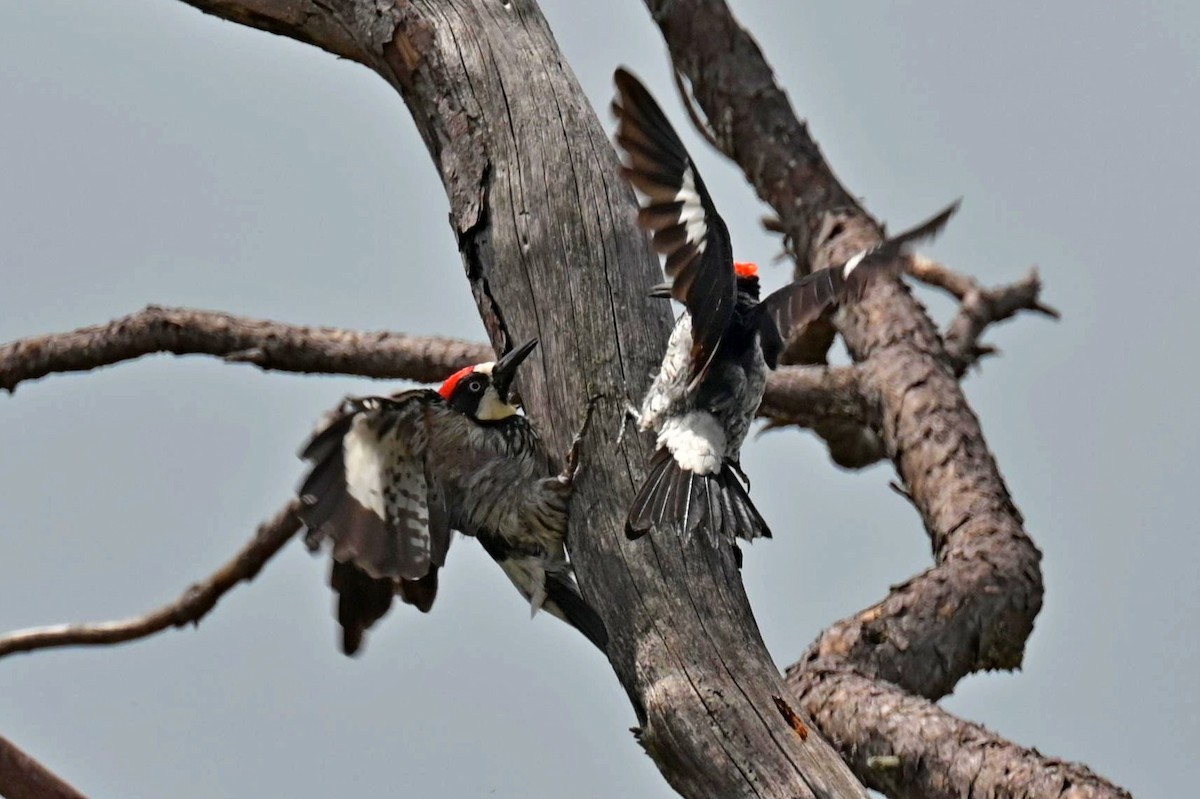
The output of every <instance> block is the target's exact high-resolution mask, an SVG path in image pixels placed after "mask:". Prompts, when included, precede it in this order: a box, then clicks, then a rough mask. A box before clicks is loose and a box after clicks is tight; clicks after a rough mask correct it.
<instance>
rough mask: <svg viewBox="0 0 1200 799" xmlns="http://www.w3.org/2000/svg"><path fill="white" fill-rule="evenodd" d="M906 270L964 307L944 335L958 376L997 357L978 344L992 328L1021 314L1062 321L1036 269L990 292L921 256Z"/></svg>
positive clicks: (916, 257)
mask: <svg viewBox="0 0 1200 799" xmlns="http://www.w3.org/2000/svg"><path fill="white" fill-rule="evenodd" d="M905 268H906V271H907V272H908V273H909V274H910V275H912V276H913V277H915V278H916V279H917V280H920V281H921V282H922V283H927V284H928V285H930V286H936V287H937V288H940V289H942V290H943V291H945V292H947V293H948V294H950V295H951V296H953V297H955V298H956V299H957V300H958V301H959V302H960V303H961V305H962V307H961V309H960V310H959V312H958V315H957V316H956V317H955V318H954V319H953V321H951V322H950V324H949V326H948V327H947V328H946V332H945V334H944V335H943V336H942V338H943V340H944V342H945V350H946V357H947V360H948V362H949V364H950V367H951V368H952V369H953V370H954V373H955V374H956V375H957V376H959V377H962V376H963V375H964V374H965V373H966V371H967V370H968V369H970V368H971V366H972V365H974V364H976V363H978V361H979V359H980V358H982V357H985V356H987V355H993V354H995V352H996V349H995V348H994V347H990V346H988V345H986V344H981V343H980V342H979V339H980V337H981V336H982V335H983V332H984V330H986V329H987V327H988V326H989V325H992V324H994V323H996V322H1002V321H1004V320H1005V319H1009V318H1011V317H1013V316H1015V315H1016V314H1017V313H1018V312H1019V311H1033V312H1035V313H1039V314H1042V315H1043V316H1048V317H1050V318H1051V319H1058V318H1059V313H1058V311H1056V310H1055V309H1054V308H1051V307H1050V306H1049V305H1046V304H1044V303H1043V302H1042V301H1041V292H1042V281H1041V278H1040V277H1039V275H1038V271H1037V269H1036V268H1034V269H1031V270H1029V274H1027V275H1026V276H1025V277H1024V278H1022V279H1021V280H1018V281H1017V282H1015V283H1010V284H1008V285H1006V286H997V287H995V288H990V289H986V288H983V287H982V286H980V285H979V282H978V281H976V280H975V279H974V278H973V277H971V276H969V275H965V274H962V273H960V272H955V271H954V270H952V269H950V268H949V267H947V266H944V265H943V264H940V263H938V262H937V261H934V260H932V259H930V258H925V257H923V256H919V255H918V256H913V257H911V258H908V259H906V262H905Z"/></svg>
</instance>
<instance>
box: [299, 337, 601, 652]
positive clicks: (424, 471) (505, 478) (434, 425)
mask: <svg viewBox="0 0 1200 799" xmlns="http://www.w3.org/2000/svg"><path fill="white" fill-rule="evenodd" d="M536 346H537V339H531V340H529V341H527V342H526V343H525V344H523V345H521V346H520V347H517V348H516V349H514V350H512V351H510V352H509V353H508V354H507V355H505V356H504V357H503V358H501V359H500V360H499V361H496V362H494V363H482V364H478V365H476V366H470V367H467V368H464V369H461V370H459V371H457V372H455V373H454V374H452V375H450V377H448V378H447V379H446V380H445V382H443V383H442V385H441V387H440V388H439V389H438V390H437V391H433V390H429V389H418V390H413V391H403V392H400V393H398V394H393V395H392V396H390V397H360V398H347V399H346V400H345V401H344V402H343V403H342V405H341V406H340V407H339V408H338V409H337V410H335V411H334V412H333V413H332V414H331V415H330V417H329V418H328V419H327V421H326V422H325V424H324V425H323V426H322V427H321V428H320V429H318V431H317V432H316V433H315V434H314V435H313V436H312V438H311V439H310V440H309V442H308V443H307V444H306V445H305V446H304V448H303V449H302V450H301V453H300V455H301V457H302V458H304V459H305V460H308V461H310V462H311V463H312V469H311V471H310V472H309V474H308V476H307V477H306V478H305V480H304V481H303V483H302V484H301V486H300V489H299V495H300V498H301V506H302V510H301V511H300V517H301V519H302V520H303V522H304V525H305V527H307V528H308V533H307V541H308V544H309V547H310V548H311V549H314V550H315V549H317V548H318V547H319V546H320V545H321V543H322V542H323V541H326V540H328V541H331V542H332V550H333V564H332V571H331V575H330V585H331V586H332V587H333V589H334V591H335V592H337V595H338V610H337V615H338V621H339V623H340V624H341V626H342V649H343V651H344V652H345V653H346V654H348V655H351V654H354V653H355V652H356V651H357V650H358V648H359V647H360V646H361V644H362V639H363V634H364V633H365V631H366V630H367V629H368V628H369V627H370V626H371V625H372V624H374V623H375V622H376V621H377V620H379V618H380V617H382V616H383V615H384V614H385V613H387V611H388V609H389V608H390V607H391V604H392V597H393V595H396V594H398V595H399V596H400V598H401V600H403V601H404V602H406V603H408V604H410V605H415V606H416V607H417V608H418V609H419V610H421V611H422V612H428V610H429V609H430V607H431V606H432V605H433V600H434V598H435V596H436V595H437V582H438V569H440V568H441V567H442V566H443V565H444V564H445V562H446V551H447V549H448V548H449V546H450V539H451V535H452V533H451V531H452V530H458V531H460V532H462V533H464V534H466V535H470V536H474V537H475V538H476V539H478V541H479V543H480V544H482V545H483V548H484V549H485V550H486V551H487V553H488V555H490V556H491V557H492V559H493V560H495V561H496V563H498V564H499V566H500V568H501V569H503V570H504V573H505V574H506V575H508V578H509V580H511V581H512V583H513V585H514V586H516V588H517V590H518V591H520V592H521V595H522V596H523V597H525V599H527V600H528V601H529V603H530V606H531V607H532V611H533V613H535V614H536V613H537V611H538V610H539V609H541V608H545V609H546V610H547V611H549V612H550V613H551V614H553V615H554V616H557V617H558V618H560V619H563V620H564V621H566V622H567V623H568V624H571V625H572V626H574V627H575V628H577V629H578V630H579V631H580V632H582V633H583V634H584V635H586V636H587V637H588V639H589V640H591V641H592V643H594V644H595V645H596V646H597V647H599V648H600V649H601V650H602V651H603V650H604V649H605V646H606V643H607V633H606V631H605V629H604V624H603V622H602V621H601V620H600V617H599V616H597V615H596V612H595V611H594V610H592V608H591V607H590V606H589V605H588V604H587V603H586V602H585V601H584V599H583V597H582V596H580V593H579V588H578V586H577V585H576V583H575V578H574V576H573V574H572V571H571V566H570V564H569V563H568V561H567V555H566V550H565V549H564V547H563V540H564V538H565V536H566V532H567V516H568V503H569V502H570V498H571V490H572V480H573V478H574V471H575V468H576V460H577V447H578V441H576V442H575V444H574V445H572V448H571V452H570V453H569V454H568V456H567V464H566V467H565V468H564V470H563V472H562V473H561V474H558V475H555V474H554V471H553V467H552V466H551V463H550V458H549V457H548V456H547V454H546V451H545V448H544V447H543V445H542V441H541V439H540V438H539V437H538V434H537V432H536V431H535V430H534V428H533V426H532V425H531V424H530V423H529V420H528V419H526V418H525V417H524V416H522V415H521V414H519V413H518V412H517V408H516V406H515V405H514V404H513V402H514V400H513V396H512V383H513V378H514V377H515V376H516V373H517V367H518V366H520V364H521V362H522V361H523V360H525V358H526V357H527V356H528V355H529V353H531V352H532V351H533V349H534V347H536Z"/></svg>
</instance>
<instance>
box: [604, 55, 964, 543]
mask: <svg viewBox="0 0 1200 799" xmlns="http://www.w3.org/2000/svg"><path fill="white" fill-rule="evenodd" d="M613 79H614V82H615V83H616V88H617V98H616V100H615V101H614V102H613V111H614V113H615V114H616V117H617V133H616V142H617V145H618V146H619V147H620V148H621V149H622V150H624V152H625V155H626V158H627V163H626V164H625V165H624V166H623V167H622V174H624V175H625V177H626V178H627V179H628V180H629V182H630V183H631V184H633V186H634V188H636V189H637V190H638V191H639V192H640V193H641V194H642V195H643V197H644V199H643V202H642V208H641V210H640V212H639V213H638V222H639V224H640V225H641V226H642V227H643V228H645V229H647V230H648V231H650V232H651V233H652V241H653V244H654V247H655V249H656V250H657V251H658V252H659V253H660V254H662V255H665V256H666V262H665V264H664V269H665V271H666V274H667V277H668V278H670V279H669V280H668V282H666V283H664V284H661V285H659V286H655V287H654V288H653V289H652V290H651V295H652V296H657V297H670V298H673V299H675V300H677V301H678V302H681V303H683V305H684V306H685V308H686V310H685V312H684V313H683V314H682V315H681V316H680V317H679V320H678V321H677V322H676V325H675V329H674V331H673V332H672V333H671V337H670V340H669V341H668V342H667V350H666V353H665V354H664V356H663V360H662V365H661V367H660V369H659V372H658V374H657V376H656V377H655V378H654V382H653V384H652V385H651V387H650V390H649V391H648V392H647V393H646V396H645V397H644V399H643V400H642V407H641V409H640V410H636V409H635V410H634V411H633V413H634V415H636V417H637V419H638V423H639V427H640V428H641V429H642V430H653V431H654V432H655V433H656V434H657V435H658V440H657V450H656V451H655V453H654V456H653V457H652V458H651V461H650V474H649V476H648V477H647V478H646V481H645V482H644V483H643V484H642V487H641V489H640V490H639V491H638V493H637V496H636V498H635V499H634V502H633V505H632V506H631V507H630V510H629V515H628V517H627V518H626V523H625V531H626V534H627V535H628V536H629V537H630V538H638V537H640V536H642V535H644V534H645V533H647V532H649V531H650V530H651V529H654V528H656V527H657V528H660V529H661V528H664V527H669V528H673V529H675V530H677V531H678V532H679V533H680V534H681V535H683V536H684V537H688V536H690V535H691V534H692V533H693V531H694V530H695V529H697V528H698V527H700V526H705V527H706V528H707V529H708V531H709V533H710V534H711V535H712V536H713V541H714V543H717V542H720V541H731V540H732V539H733V538H734V537H740V538H744V539H746V540H753V539H754V538H757V537H760V536H763V537H769V536H770V535H771V531H770V528H769V527H768V526H767V523H766V521H765V520H764V519H763V517H762V516H761V515H760V514H759V512H758V510H757V509H756V508H755V507H754V504H753V503H752V502H751V501H750V497H749V495H748V493H747V489H746V487H744V486H743V484H742V480H744V475H743V473H742V470H741V465H740V462H739V459H740V453H741V448H742V442H743V441H744V440H745V438H746V433H747V431H748V430H749V429H750V423H751V421H752V420H753V419H754V415H755V413H756V412H757V411H758V406H759V404H760V403H761V402H762V396H763V391H764V389H765V388H766V380H767V369H768V368H770V369H774V368H775V367H776V365H777V363H778V359H779V356H780V354H781V352H782V350H783V343H784V341H785V339H786V338H787V337H788V336H789V335H790V334H791V333H792V331H794V330H799V329H800V328H801V327H803V326H804V325H807V324H809V323H810V322H812V321H813V320H815V319H817V318H819V317H820V316H822V315H823V314H825V313H828V312H830V311H831V310H832V309H833V308H834V307H836V306H837V305H839V304H841V303H843V302H845V301H847V300H848V299H851V298H853V297H857V296H860V295H861V292H862V290H863V288H864V287H865V285H866V283H867V280H868V279H869V278H870V277H871V276H872V275H873V274H877V273H879V272H881V271H889V270H894V269H896V268H897V266H898V264H897V261H898V256H899V255H900V254H901V252H902V248H903V247H904V246H905V245H906V244H909V243H911V242H913V241H917V240H919V239H924V238H928V237H931V236H934V235H936V234H937V233H938V232H939V231H940V230H941V229H942V227H943V226H944V225H945V224H946V222H947V220H949V218H950V216H951V215H952V214H953V213H954V211H955V210H956V209H957V207H958V204H957V203H954V204H953V205H951V206H950V207H949V208H947V209H945V210H944V211H942V212H941V213H939V214H938V215H937V216H935V217H933V218H931V219H930V220H928V221H926V222H924V223H922V224H921V225H918V226H917V227H915V228H913V229H912V230H910V231H907V232H905V233H902V234H900V235H899V236H896V237H895V238H892V239H888V240H887V241H885V242H883V243H882V244H881V245H879V246H878V247H877V248H875V249H873V250H870V251H865V252H861V253H859V254H857V255H855V256H854V257H853V258H851V259H849V260H848V261H847V262H846V263H845V264H840V265H838V266H836V267H831V268H828V269H821V270H818V271H816V272H814V273H812V274H810V275H807V276H806V277H804V278H802V279H801V280H798V281H795V282H792V283H790V284H789V285H787V286H784V287H783V288H781V289H779V290H778V291H776V292H774V293H772V294H770V295H768V296H767V298H766V299H764V300H762V301H761V302H760V301H759V283H758V269H757V267H755V265H754V264H749V263H735V262H734V260H733V247H732V244H731V242H730V238H729V230H728V229H727V228H726V226H725V222H724V221H723V220H722V219H721V217H720V215H718V214H717V210H716V207H715V206H714V205H713V201H712V198H711V197H710V196H709V194H708V190H707V189H706V188H705V186H704V181H703V180H702V179H701V178H700V173H699V172H698V171H697V169H696V166H695V164H694V162H693V161H692V159H691V157H690V156H689V155H688V153H687V150H686V149H685V148H684V146H683V142H682V141H680V139H679V136H678V135H677V134H676V133H675V130H674V128H672V127H671V123H670V122H669V121H668V120H667V118H666V116H665V115H664V114H663V112H662V109H660V108H659V106H658V104H657V103H656V102H655V101H654V98H653V97H652V96H651V95H650V92H649V91H647V90H646V88H645V87H644V86H643V85H642V84H641V83H640V82H639V81H638V79H637V78H635V77H634V76H633V75H632V74H631V73H629V72H628V71H626V70H624V69H618V70H617V71H616V73H615V74H614V76H613ZM739 478H741V479H739ZM747 485H748V484H747Z"/></svg>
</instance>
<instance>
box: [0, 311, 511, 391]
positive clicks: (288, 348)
mask: <svg viewBox="0 0 1200 799" xmlns="http://www.w3.org/2000/svg"><path fill="white" fill-rule="evenodd" d="M157 352H170V353H173V354H175V355H194V354H200V355H215V356H217V357H221V358H224V359H225V360H227V361H231V362H234V363H249V364H254V365H255V366H258V367H259V368H261V369H268V370H278V371H285V372H307V373H319V374H354V375H362V376H364V377H391V378H405V379H408V380H415V381H417V382H421V383H432V382H435V381H438V380H441V379H443V378H444V377H445V376H446V375H447V374H449V373H450V372H452V371H454V370H455V369H458V368H459V367H461V366H466V365H467V364H472V363H480V362H482V361H486V360H490V359H491V358H492V357H493V353H492V349H491V348H490V347H488V346H487V345H484V344H474V343H471V342H467V341H458V340H456V339H449V338H433V337H424V336H406V335H404V334H401V333H386V332H380V333H362V332H357V331H352V330H342V329H339V328H333V327H302V326H298V325H288V324H283V323H280V322H271V321H267V320H263V319H250V318H247V317H244V316H234V315H232V314H226V313H220V312H218V311H201V310H195V309H191V308H164V307H162V306H158V305H150V306H147V307H146V308H145V309H144V310H141V311H138V312H137V313H133V314H130V315H129V316H125V317H122V318H120V319H117V320H114V321H112V322H109V323H108V324H104V325H95V326H92V327H83V328H80V329H78V330H73V331H71V332H69V333H55V334H51V335H46V336H38V337H35V338H27V339H19V340H17V341H14V342H11V343H9V344H5V345H3V346H0V389H8V390H9V391H10V392H11V391H13V390H15V389H16V387H17V385H18V384H19V383H22V382H24V381H27V380H35V379H37V378H39V377H45V376H46V375H49V374H52V373H55V372H81V371H87V370H90V369H95V368H97V367H100V366H107V365H109V364H114V363H119V362H121V361H127V360H131V359H133V358H140V357H142V356H143V355H149V354H152V353H157Z"/></svg>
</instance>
